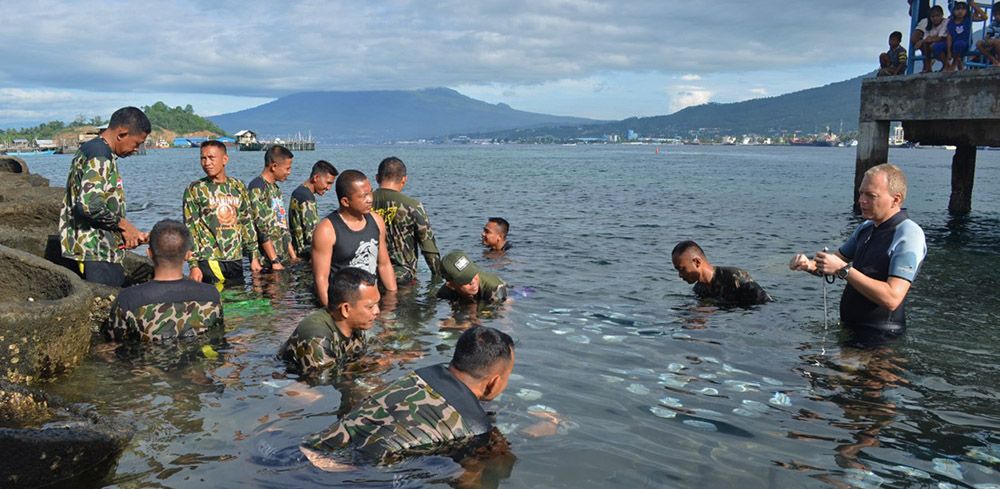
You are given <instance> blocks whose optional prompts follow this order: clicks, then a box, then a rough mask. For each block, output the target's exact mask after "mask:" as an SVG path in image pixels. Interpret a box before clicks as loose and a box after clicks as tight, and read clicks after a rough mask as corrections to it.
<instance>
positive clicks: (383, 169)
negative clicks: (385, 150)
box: [375, 156, 406, 182]
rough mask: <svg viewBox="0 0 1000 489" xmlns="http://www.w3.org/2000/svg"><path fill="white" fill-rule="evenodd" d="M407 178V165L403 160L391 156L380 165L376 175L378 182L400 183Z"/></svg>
mask: <svg viewBox="0 0 1000 489" xmlns="http://www.w3.org/2000/svg"><path fill="white" fill-rule="evenodd" d="M405 176H406V164H405V163H403V160H401V159H399V158H397V157H395V156H390V157H388V158H386V159H384V160H382V162H381V163H379V164H378V173H376V174H375V181H377V182H383V181H385V182H398V181H400V180H402V179H403V177H405Z"/></svg>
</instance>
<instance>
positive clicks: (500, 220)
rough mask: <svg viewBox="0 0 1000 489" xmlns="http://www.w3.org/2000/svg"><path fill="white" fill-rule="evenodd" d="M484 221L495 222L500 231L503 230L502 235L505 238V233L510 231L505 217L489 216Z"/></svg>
mask: <svg viewBox="0 0 1000 489" xmlns="http://www.w3.org/2000/svg"><path fill="white" fill-rule="evenodd" d="M486 222H492V223H496V225H497V226H500V231H503V236H504V237H505V238H506V237H507V233H508V232H509V231H510V223H509V222H507V220H506V219H504V218H502V217H491V218H489V219H487V220H486Z"/></svg>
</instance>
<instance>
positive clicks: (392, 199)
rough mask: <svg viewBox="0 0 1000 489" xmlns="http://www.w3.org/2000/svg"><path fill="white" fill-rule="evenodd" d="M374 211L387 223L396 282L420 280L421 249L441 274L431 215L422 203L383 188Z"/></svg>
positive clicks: (433, 271)
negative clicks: (418, 251) (418, 262)
mask: <svg viewBox="0 0 1000 489" xmlns="http://www.w3.org/2000/svg"><path fill="white" fill-rule="evenodd" d="M374 200H375V202H374V204H373V205H372V209H373V210H374V211H375V212H377V213H378V214H379V215H380V216H382V220H384V221H385V235H386V240H387V241H388V243H389V259H390V260H391V261H392V268H393V270H395V272H396V280H397V281H400V282H411V281H413V280H416V278H417V248H418V247H419V248H420V250H421V251H422V252H423V254H424V260H425V261H426V262H427V268H428V269H430V271H431V274H432V275H439V274H440V273H441V253H440V252H439V251H438V247H437V243H436V242H435V241H434V232H433V231H431V222H430V220H429V219H428V218H427V211H425V210H424V206H423V204H421V203H420V201H419V200H417V199H414V198H411V197H408V196H406V195H403V194H402V193H400V192H397V191H395V190H390V189H386V188H380V189H378V190H376V191H375V192H374Z"/></svg>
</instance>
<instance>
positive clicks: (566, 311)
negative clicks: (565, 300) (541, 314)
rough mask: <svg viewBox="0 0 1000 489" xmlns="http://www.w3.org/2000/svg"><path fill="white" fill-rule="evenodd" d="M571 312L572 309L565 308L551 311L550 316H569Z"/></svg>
mask: <svg viewBox="0 0 1000 489" xmlns="http://www.w3.org/2000/svg"><path fill="white" fill-rule="evenodd" d="M571 312H573V310H572V309H564V308H556V309H549V314H569V313H571Z"/></svg>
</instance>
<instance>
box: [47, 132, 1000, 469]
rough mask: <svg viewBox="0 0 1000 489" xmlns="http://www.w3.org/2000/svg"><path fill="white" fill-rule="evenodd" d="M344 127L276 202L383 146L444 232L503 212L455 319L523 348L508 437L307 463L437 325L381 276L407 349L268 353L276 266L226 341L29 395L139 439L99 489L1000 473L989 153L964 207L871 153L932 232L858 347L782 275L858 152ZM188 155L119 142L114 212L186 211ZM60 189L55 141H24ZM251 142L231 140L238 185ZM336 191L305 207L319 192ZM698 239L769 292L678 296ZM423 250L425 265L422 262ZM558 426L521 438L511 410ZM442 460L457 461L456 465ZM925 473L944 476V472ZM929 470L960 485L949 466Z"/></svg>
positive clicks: (470, 231)
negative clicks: (883, 331)
mask: <svg viewBox="0 0 1000 489" xmlns="http://www.w3.org/2000/svg"><path fill="white" fill-rule="evenodd" d="M654 149H655V148H654V147H652V146H576V147H564V146H490V147H472V146H458V147H436V146H395V147H385V146H383V147H342V148H323V149H321V150H320V151H316V152H303V153H300V155H299V156H298V157H297V158H296V161H295V165H294V167H293V173H292V178H290V179H289V181H288V182H287V183H285V184H284V185H283V187H282V189H283V191H284V193H285V195H286V198H287V196H288V195H289V194H290V193H291V191H292V190H293V189H294V188H295V186H296V185H298V183H299V182H301V181H302V180H304V179H305V177H306V175H307V174H308V170H309V167H310V166H311V164H312V162H314V161H315V160H316V159H318V158H324V159H328V160H330V161H332V162H333V163H334V164H335V165H336V166H337V168H338V169H341V170H343V169H347V168H357V169H360V170H362V171H364V172H366V173H367V174H368V175H369V176H373V175H374V171H375V168H376V166H377V164H378V161H380V160H381V159H382V158H383V157H385V156H388V155H390V154H394V155H397V156H399V157H401V158H402V159H403V160H404V161H405V162H406V163H407V166H408V168H409V174H410V186H409V187H408V188H407V189H406V191H407V192H408V193H409V194H411V195H413V196H415V197H418V198H420V199H422V200H423V202H424V203H425V205H426V207H427V209H428V210H429V212H430V214H431V221H432V224H433V227H434V229H435V232H436V233H437V236H438V244H439V246H440V248H441V249H442V250H450V249H454V248H462V249H465V250H468V251H470V252H472V254H473V256H474V257H477V258H478V257H479V249H480V248H479V245H478V236H479V232H480V229H481V228H482V225H483V223H484V222H485V220H486V218H487V217H489V216H503V217H506V218H507V219H508V220H509V221H510V222H511V235H510V239H511V241H512V242H513V244H514V248H513V250H512V251H511V252H510V253H509V254H508V256H507V257H506V258H505V259H503V260H489V259H487V258H485V257H483V258H481V259H479V262H480V264H481V265H483V266H485V267H488V268H492V269H495V270H496V272H497V273H498V274H499V275H500V276H502V277H503V278H504V279H506V280H507V281H508V282H509V283H511V284H513V285H515V286H516V289H515V290H516V291H517V292H518V293H516V294H515V300H514V302H513V303H512V304H510V305H508V306H507V307H506V308H504V309H502V310H499V311H492V312H487V313H484V314H481V315H480V317H479V318H472V319H473V320H476V321H479V322H481V323H482V324H486V325H490V326H494V327H497V328H500V329H503V330H505V331H508V332H510V333H511V334H512V335H513V336H514V337H515V338H516V340H517V365H516V367H515V370H514V374H515V375H514V377H513V379H512V380H511V383H510V386H509V388H508V390H507V391H506V393H504V395H503V396H502V397H501V398H500V399H499V400H497V401H495V402H493V403H491V404H490V405H489V408H490V409H491V410H495V411H497V412H498V418H497V419H498V422H499V425H500V427H501V429H502V430H503V431H504V432H505V433H506V439H507V440H508V441H509V444H510V451H509V453H505V454H501V455H494V456H492V457H485V458H484V459H482V460H479V461H476V462H470V461H468V460H467V461H465V462H464V464H463V465H464V466H465V468H464V469H463V467H462V466H461V465H459V464H458V463H456V462H454V461H453V460H452V459H449V458H443V457H428V458H423V459H416V460H411V461H408V462H406V463H403V464H399V465H396V466H391V467H376V468H363V469H360V470H358V471H355V472H353V473H347V474H329V473H325V472H321V471H319V470H316V469H314V468H312V467H311V466H309V465H307V464H303V463H301V462H300V461H299V460H298V459H297V458H296V457H294V456H293V455H294V453H295V449H294V446H295V445H296V444H297V443H298V441H299V440H300V438H301V437H302V436H304V435H307V434H310V433H313V432H316V431H319V430H321V429H323V428H325V427H327V426H328V425H330V424H331V423H333V422H334V421H335V420H336V418H337V413H338V411H339V409H340V407H341V404H342V401H345V402H346V403H348V404H349V403H350V402H357V400H358V399H361V398H363V397H364V396H365V395H367V394H369V393H371V392H372V390H373V389H376V388H377V387H378V386H379V385H381V384H383V383H385V382H388V381H391V380H392V379H395V378H397V377H399V376H401V375H403V374H404V373H405V372H407V371H409V370H410V369H413V368H417V367H421V366H424V365H429V364H433V363H438V362H442V361H447V360H448V359H449V358H450V356H451V352H452V346H453V345H454V341H455V339H456V337H457V333H456V332H455V331H454V330H453V329H451V328H452V327H453V326H454V324H455V323H456V320H457V322H459V323H462V322H466V321H468V320H469V319H470V318H469V317H468V316H467V315H466V314H465V313H464V312H463V311H458V312H455V311H452V309H451V307H450V306H449V305H448V304H444V303H438V302H436V301H434V300H433V293H434V291H435V290H436V287H437V284H429V283H428V281H429V276H428V275H427V274H426V271H424V272H423V273H424V275H423V277H422V278H423V280H422V281H421V283H420V285H419V286H418V287H416V288H414V289H410V290H404V291H401V293H400V297H399V304H398V306H396V307H395V308H392V307H387V309H388V310H387V311H386V312H384V313H383V315H382V318H381V320H380V322H379V323H380V324H379V325H377V326H376V329H375V331H376V332H383V334H384V335H385V336H386V337H387V340H386V341H387V343H388V347H391V348H393V349H396V350H402V351H408V352H411V355H412V353H414V352H416V353H419V354H420V355H421V356H420V358H417V359H413V360H409V361H407V362H404V363H398V362H397V363H394V364H393V366H392V367H390V368H387V369H376V370H369V371H362V372H356V373H352V374H350V375H344V376H342V377H339V378H335V379H332V380H328V381H324V382H318V383H313V385H309V384H306V383H302V382H299V381H297V380H296V379H294V378H289V377H286V375H285V372H284V369H283V367H282V365H281V364H280V362H278V361H277V360H276V359H275V357H274V355H275V352H276V351H277V349H278V347H279V345H280V344H281V343H282V342H283V341H284V340H285V339H286V338H287V337H288V335H289V334H290V332H291V331H292V330H293V329H294V327H295V325H296V324H297V322H298V321H299V319H300V318H302V317H303V316H305V315H306V314H307V313H309V312H310V311H311V310H312V308H313V306H312V304H311V301H310V296H309V293H308V291H307V289H306V285H305V284H303V283H302V280H301V278H300V277H298V276H296V274H294V273H289V274H286V275H285V276H282V277H279V278H277V279H272V280H269V281H265V282H264V283H257V284H255V285H254V286H248V287H247V288H246V289H245V290H235V291H228V292H227V293H226V303H227V312H226V314H227V324H226V334H225V340H224V342H222V343H218V342H217V343H216V345H215V351H216V352H217V353H218V355H217V356H214V355H208V357H213V358H208V357H207V356H206V355H205V354H203V353H202V352H201V351H200V350H199V349H198V348H197V347H194V346H190V345H182V346H181V347H178V348H167V349H158V350H156V351H155V352H154V353H150V354H147V355H145V356H135V355H122V354H120V353H115V352H111V351H106V349H101V348H99V347H95V348H94V349H93V352H92V354H91V356H90V357H89V358H88V359H87V360H86V362H85V363H84V364H83V366H81V367H80V368H78V369H77V370H76V371H75V372H74V373H73V374H72V375H70V376H69V377H68V378H65V379H62V380H60V381H59V382H57V383H55V384H54V385H52V386H51V390H52V391H54V392H56V393H58V394H60V395H62V396H64V397H66V398H68V399H70V400H73V401H78V402H83V403H87V404H90V405H92V406H94V408H96V409H97V410H99V411H100V412H103V413H113V414H119V415H122V416H127V417H130V418H132V419H134V421H135V423H136V424H137V426H138V432H137V434H136V436H135V438H134V440H133V441H132V444H131V446H130V447H129V449H128V450H127V452H126V453H125V454H124V456H123V457H122V458H121V460H120V462H119V466H118V469H117V473H116V474H115V475H114V478H113V480H112V481H111V484H112V486H116V487H175V488H180V487H220V488H221V487H275V488H278V487H281V488H294V487H303V488H304V487H333V486H342V485H346V484H351V485H358V486H363V487H394V488H395V487H421V486H444V485H447V484H451V485H455V486H462V487H476V486H485V487H493V486H497V485H499V486H503V487H530V488H536V487H572V488H577V487H595V488H596V487H601V488H603V487H677V488H700V487H732V486H736V485H739V486H740V487H747V488H750V487H793V486H794V487H802V486H806V487H827V486H838V487H843V486H844V485H849V486H855V487H878V486H886V487H956V486H957V487H970V486H973V487H996V486H995V485H993V486H981V485H982V484H991V483H992V484H997V483H998V481H1000V475H998V471H1000V435H998V433H1000V407H998V406H1000V404H998V402H997V401H998V398H1000V396H998V391H997V380H996V379H997V376H996V372H997V366H998V365H1000V353H998V348H997V347H998V346H1000V343H998V340H997V337H996V335H995V329H996V328H997V327H998V325H1000V298H998V295H997V294H996V284H997V283H1000V271H998V264H1000V259H998V258H1000V256H998V255H1000V248H998V246H997V245H996V243H997V241H998V239H1000V228H998V226H997V224H998V223H1000V152H993V151H984V152H980V153H979V162H978V167H977V172H976V173H977V175H976V188H975V191H974V201H973V208H974V212H973V214H972V215H971V217H969V218H966V219H960V220H955V219H950V218H949V216H948V215H947V213H946V207H947V201H948V192H949V178H950V177H949V175H950V159H951V153H950V152H947V151H942V150H930V149H928V150H893V151H892V152H891V153H890V159H891V161H893V162H895V163H897V164H900V165H901V166H903V168H904V170H905V171H906V173H907V175H908V177H909V180H910V192H909V199H908V201H907V205H908V207H909V209H910V216H911V217H912V218H913V219H914V220H915V221H917V222H918V223H919V224H921V225H922V226H923V229H924V231H925V232H926V234H927V238H928V246H929V248H930V252H929V255H928V257H927V261H926V262H925V265H924V266H923V269H922V271H921V273H920V275H919V277H918V279H917V281H916V282H915V284H914V286H913V288H912V290H911V292H910V297H909V299H908V301H909V313H910V318H909V332H908V334H907V335H906V337H905V338H903V339H902V340H901V341H899V342H897V343H895V344H892V345H890V346H888V347H885V348H882V349H880V350H875V351H871V350H867V351H862V350H857V349H852V348H849V347H846V346H841V344H840V343H839V342H838V328H837V327H836V323H835V318H836V310H837V302H838V301H839V297H840V293H841V291H842V286H841V284H840V283H838V284H836V285H833V286H830V287H829V290H828V293H829V296H830V301H829V303H830V315H831V319H833V324H832V325H831V327H830V329H829V330H825V329H824V324H823V314H824V309H823V287H822V282H821V281H820V279H818V278H815V277H812V276H809V275H805V274H800V273H791V272H789V271H788V270H787V266H786V264H787V262H788V260H789V258H790V257H791V255H792V254H794V253H796V252H810V253H811V252H814V251H815V250H818V249H821V248H822V247H823V246H830V247H835V246H837V245H839V244H840V243H841V242H842V241H843V240H844V239H845V238H846V237H847V236H848V235H849V233H850V232H851V231H852V230H853V228H854V226H855V225H856V224H857V222H858V221H857V220H856V219H855V217H854V216H852V215H851V213H850V208H851V202H850V199H851V182H852V179H853V172H854V157H855V152H854V151H853V150H852V149H843V148H840V149H838V148H790V147H692V146H683V147H682V146H666V147H663V148H662V149H661V151H660V153H659V154H657V153H656V152H655V151H654ZM197 155H198V154H197V151H196V150H165V151H154V152H150V153H149V154H148V155H146V156H137V157H133V158H129V159H126V160H124V161H123V162H122V168H123V173H124V178H125V185H126V191H127V195H128V201H129V205H130V208H131V209H132V210H133V211H132V212H131V213H130V215H129V217H130V218H131V219H133V220H134V221H135V222H137V223H138V224H140V227H142V228H145V229H148V228H149V227H150V226H151V225H152V223H154V222H156V221H157V220H159V219H162V218H166V217H173V218H180V216H181V210H180V203H181V194H182V192H183V189H184V187H185V186H186V185H187V183H189V182H190V181H192V180H194V179H196V178H199V177H200V176H201V170H200V168H199V166H198V163H197ZM29 163H30V164H31V168H32V170H33V171H35V172H37V173H40V174H42V175H45V176H48V177H50V178H51V179H52V181H53V184H54V185H61V184H63V182H64V181H65V175H66V172H67V166H68V164H69V157H68V156H64V157H56V156H53V157H44V158H38V159H32V160H29ZM261 167H262V154H261V153H234V154H233V157H232V160H231V162H230V164H229V173H230V174H231V175H235V176H237V177H240V178H242V179H244V180H245V181H249V180H250V179H251V178H253V177H254V176H255V175H256V174H257V173H258V172H259V170H260V168H261ZM335 205H336V204H335V198H334V197H333V196H332V194H328V195H327V196H326V197H323V198H320V208H321V211H324V212H328V211H331V210H333V209H334V207H335ZM682 239H695V240H697V241H698V242H699V243H700V244H701V245H702V246H703V247H704V248H705V250H706V251H707V253H708V255H709V258H710V259H711V260H712V262H713V263H715V264H717V265H735V266H740V267H743V268H746V269H747V270H749V271H750V272H751V274H752V275H753V276H754V277H755V278H756V279H757V280H758V282H760V283H761V284H762V285H763V286H764V287H765V288H766V289H767V290H768V292H770V293H771V295H772V296H774V298H775V299H776V301H775V302H774V303H772V304H768V305H765V306H762V307H759V308H757V309H752V310H741V309H737V310H718V309H715V308H712V307H703V306H699V304H698V303H697V302H696V301H695V300H694V299H693V297H692V294H691V291H690V286H689V285H687V284H685V283H684V282H682V281H681V280H680V279H679V278H678V277H677V276H676V274H675V272H674V271H673V269H672V267H671V264H670V257H669V254H670V250H671V248H672V247H673V245H674V244H675V243H676V242H677V241H679V240H682ZM421 267H423V265H421ZM545 410H551V411H555V412H558V413H559V416H560V417H561V419H563V420H564V422H563V423H562V424H561V425H560V427H559V429H558V430H557V433H555V434H553V435H551V436H546V437H532V436H529V435H527V434H525V432H524V428H525V427H527V426H529V425H531V424H533V422H534V421H535V420H536V419H537V418H536V417H535V415H533V414H532V413H534V412H538V411H545ZM463 473H464V475H462V474H463ZM939 484H940V485H939ZM945 484H954V486H948V485H945Z"/></svg>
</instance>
